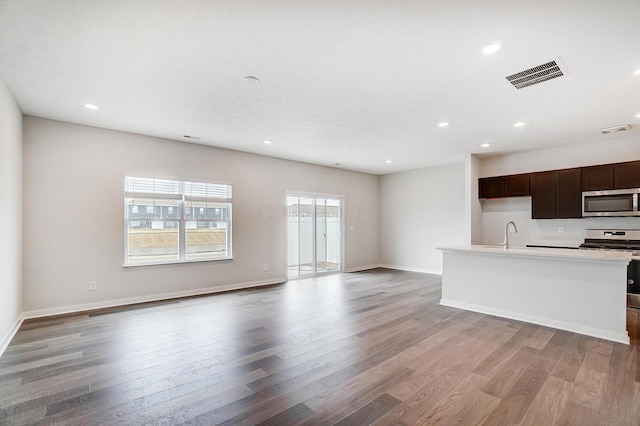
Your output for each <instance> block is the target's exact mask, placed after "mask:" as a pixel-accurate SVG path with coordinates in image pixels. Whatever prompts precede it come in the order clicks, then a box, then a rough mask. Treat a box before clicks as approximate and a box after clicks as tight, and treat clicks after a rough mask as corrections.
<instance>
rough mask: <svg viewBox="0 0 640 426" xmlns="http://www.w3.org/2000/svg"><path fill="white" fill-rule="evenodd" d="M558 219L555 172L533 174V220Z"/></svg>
mask: <svg viewBox="0 0 640 426" xmlns="http://www.w3.org/2000/svg"><path fill="white" fill-rule="evenodd" d="M555 217H556V180H555V174H554V172H553V171H550V172H537V173H531V218H532V219H554V218H555Z"/></svg>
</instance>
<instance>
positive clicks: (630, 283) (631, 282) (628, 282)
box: [627, 280, 635, 285]
mask: <svg viewBox="0 0 640 426" xmlns="http://www.w3.org/2000/svg"><path fill="white" fill-rule="evenodd" d="M633 283H635V281H634V280H627V284H629V285H633Z"/></svg>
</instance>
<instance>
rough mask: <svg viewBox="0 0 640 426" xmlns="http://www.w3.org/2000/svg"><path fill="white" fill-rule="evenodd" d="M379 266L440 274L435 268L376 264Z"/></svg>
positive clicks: (440, 271)
mask: <svg viewBox="0 0 640 426" xmlns="http://www.w3.org/2000/svg"><path fill="white" fill-rule="evenodd" d="M378 267H379V268H387V269H396V270H398V271H407V272H420V273H422V274H432V275H440V276H442V270H441V269H440V270H436V269H423V268H413V267H411V266H399V265H386V264H383V265H378Z"/></svg>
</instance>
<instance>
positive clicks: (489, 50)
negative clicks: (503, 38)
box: [482, 43, 500, 55]
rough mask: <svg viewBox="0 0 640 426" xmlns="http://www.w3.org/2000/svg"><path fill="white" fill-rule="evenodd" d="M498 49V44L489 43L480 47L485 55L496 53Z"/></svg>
mask: <svg viewBox="0 0 640 426" xmlns="http://www.w3.org/2000/svg"><path fill="white" fill-rule="evenodd" d="M498 50H500V44H499V43H491V44H490V45H488V46H485V47H484V49H482V53H484V54H485V55H490V54H492V53H496V52H497V51H498Z"/></svg>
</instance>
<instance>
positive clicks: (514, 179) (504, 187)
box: [478, 173, 530, 198]
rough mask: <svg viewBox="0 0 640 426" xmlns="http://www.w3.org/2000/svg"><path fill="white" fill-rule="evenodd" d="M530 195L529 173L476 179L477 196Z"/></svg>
mask: <svg viewBox="0 0 640 426" xmlns="http://www.w3.org/2000/svg"><path fill="white" fill-rule="evenodd" d="M527 195H530V192H529V174H528V173H526V174H521V175H509V176H496V177H488V178H480V179H478V198H499V197H521V196H527Z"/></svg>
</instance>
